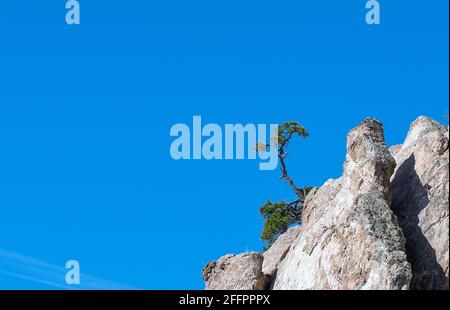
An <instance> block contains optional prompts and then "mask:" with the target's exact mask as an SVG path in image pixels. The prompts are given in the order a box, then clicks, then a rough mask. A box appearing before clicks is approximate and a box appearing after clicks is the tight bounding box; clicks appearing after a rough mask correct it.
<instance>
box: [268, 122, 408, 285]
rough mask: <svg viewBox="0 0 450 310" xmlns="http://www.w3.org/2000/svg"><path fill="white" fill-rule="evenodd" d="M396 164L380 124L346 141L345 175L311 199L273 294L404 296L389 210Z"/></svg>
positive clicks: (403, 270)
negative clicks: (389, 292) (376, 292)
mask: <svg viewBox="0 0 450 310" xmlns="http://www.w3.org/2000/svg"><path fill="white" fill-rule="evenodd" d="M394 169H395V161H394V159H393V157H392V156H391V154H390V152H389V150H388V148H387V146H386V144H385V142H384V134H383V128H382V125H381V123H379V122H378V121H376V120H372V119H367V120H365V121H364V122H363V123H362V124H361V125H360V126H358V127H357V128H355V129H353V130H352V131H351V132H350V133H349V135H348V137H347V155H346V161H345V164H344V174H343V176H342V177H341V178H339V179H337V180H328V181H327V182H326V183H325V184H324V185H323V186H322V187H321V188H319V189H317V190H314V191H312V192H311V193H310V194H309V195H308V197H307V198H306V201H305V204H304V206H305V207H304V211H303V217H302V226H301V229H300V232H299V234H298V237H297V239H296V240H295V241H294V243H293V244H292V246H291V250H290V251H289V253H288V254H287V256H286V258H285V259H284V260H283V261H282V262H281V264H280V266H279V269H278V273H277V276H276V279H275V282H274V286H273V288H274V289H352V290H353V289H396V290H398V289H407V288H408V286H409V282H410V279H411V270H410V265H409V263H408V262H407V259H406V254H405V239H404V237H403V234H402V231H401V229H400V227H399V225H398V222H397V219H396V217H395V215H394V214H393V212H392V211H391V210H390V199H391V195H390V191H389V184H390V177H391V176H392V174H393V172H394Z"/></svg>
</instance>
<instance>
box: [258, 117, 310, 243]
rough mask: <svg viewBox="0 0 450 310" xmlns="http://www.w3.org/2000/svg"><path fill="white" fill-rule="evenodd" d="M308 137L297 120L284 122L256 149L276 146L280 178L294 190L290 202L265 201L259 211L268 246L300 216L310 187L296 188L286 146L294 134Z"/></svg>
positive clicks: (261, 149)
mask: <svg viewBox="0 0 450 310" xmlns="http://www.w3.org/2000/svg"><path fill="white" fill-rule="evenodd" d="M296 135H297V136H300V137H303V138H306V137H308V135H309V134H308V132H307V131H306V129H305V128H304V127H303V126H301V125H300V124H299V123H297V122H286V123H284V124H282V125H280V126H279V127H278V132H277V134H276V136H275V137H272V138H271V143H270V144H267V145H261V144H258V146H257V150H258V151H265V150H267V148H270V147H277V148H278V159H279V162H280V169H281V172H282V176H281V179H283V180H284V181H286V182H287V183H288V184H289V186H290V187H291V188H292V190H293V191H294V194H295V195H296V197H297V198H296V199H295V200H293V201H291V202H286V201H280V202H272V201H268V202H266V203H265V204H264V205H263V206H262V207H261V208H260V209H259V212H260V214H261V215H262V217H263V218H264V228H263V231H262V232H261V240H262V241H264V242H267V245H268V247H270V246H271V245H272V244H273V243H274V242H275V240H276V239H277V238H278V237H279V236H280V235H281V234H282V233H284V232H285V231H286V230H287V229H288V228H289V227H290V226H291V225H293V224H299V223H300V220H301V216H302V205H303V202H304V201H305V197H306V195H307V194H308V192H309V191H310V190H311V187H304V188H298V187H297V186H296V185H295V183H294V181H293V180H292V178H291V177H290V176H289V174H288V171H287V168H286V163H285V159H286V157H287V155H288V152H287V148H288V146H289V143H290V142H291V139H292V138H293V137H294V136H296Z"/></svg>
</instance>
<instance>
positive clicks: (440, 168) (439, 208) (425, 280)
mask: <svg viewBox="0 0 450 310" xmlns="http://www.w3.org/2000/svg"><path fill="white" fill-rule="evenodd" d="M391 151H392V152H393V154H394V157H395V160H396V162H397V168H396V171H395V174H394V176H393V177H392V195H393V201H392V209H393V210H394V212H395V213H396V214H397V217H398V219H399V223H400V226H401V227H402V230H403V233H404V235H405V237H406V251H407V255H408V260H409V261H410V263H411V265H412V270H413V279H412V283H411V288H413V289H448V288H449V285H448V263H449V218H448V214H449V200H448V199H449V150H448V127H446V126H444V125H442V124H439V123H437V122H436V121H434V120H432V119H430V118H428V117H423V116H422V117H419V118H418V119H417V120H416V121H414V122H413V123H412V124H411V127H410V130H409V133H408V135H407V137H406V140H405V142H404V143H403V145H401V146H400V147H397V150H395V149H394V150H391Z"/></svg>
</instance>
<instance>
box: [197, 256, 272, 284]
mask: <svg viewBox="0 0 450 310" xmlns="http://www.w3.org/2000/svg"><path fill="white" fill-rule="evenodd" d="M262 264H263V256H262V255H261V254H259V253H243V254H239V255H233V254H229V255H225V256H223V257H221V258H220V259H219V260H218V261H213V262H210V263H208V264H207V265H206V266H205V267H204V268H203V279H204V280H205V282H206V289H207V290H262V289H264V287H265V283H264V275H263V273H262V271H261V269H262Z"/></svg>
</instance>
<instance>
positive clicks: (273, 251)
mask: <svg viewBox="0 0 450 310" xmlns="http://www.w3.org/2000/svg"><path fill="white" fill-rule="evenodd" d="M299 231H300V227H298V226H297V227H291V228H289V229H288V230H287V231H286V232H285V233H284V234H282V235H281V236H279V237H278V239H277V240H276V241H275V242H274V243H273V244H272V246H271V247H270V248H269V249H268V250H267V251H266V252H264V261H263V265H262V272H263V273H264V277H265V279H266V288H271V286H272V284H273V282H274V281H273V280H274V279H275V277H276V275H277V272H278V267H279V265H280V263H281V262H282V261H283V259H284V258H285V257H286V255H287V253H288V252H289V250H290V248H291V245H292V243H293V242H294V240H295V239H296V238H297V236H298V233H299Z"/></svg>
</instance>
